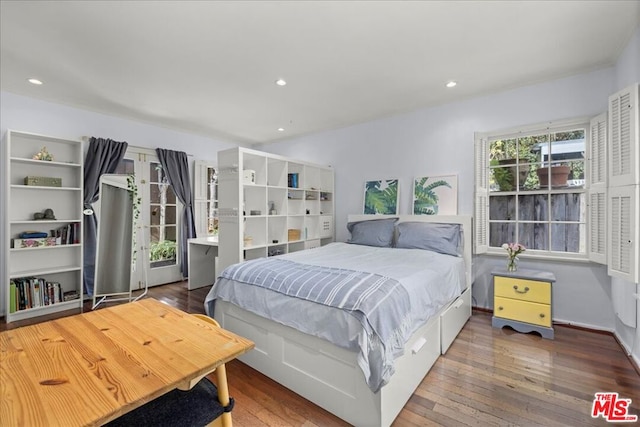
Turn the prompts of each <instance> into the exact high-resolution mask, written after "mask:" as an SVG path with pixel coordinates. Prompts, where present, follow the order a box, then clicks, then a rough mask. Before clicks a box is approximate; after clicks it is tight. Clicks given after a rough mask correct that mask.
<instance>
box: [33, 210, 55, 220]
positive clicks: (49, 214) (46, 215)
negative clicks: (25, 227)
mask: <svg viewBox="0 0 640 427" xmlns="http://www.w3.org/2000/svg"><path fill="white" fill-rule="evenodd" d="M33 219H35V220H55V219H56V216H55V214H54V213H53V209H45V210H44V211H42V212H36V213H34V214H33Z"/></svg>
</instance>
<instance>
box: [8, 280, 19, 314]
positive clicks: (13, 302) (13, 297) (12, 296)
mask: <svg viewBox="0 0 640 427" xmlns="http://www.w3.org/2000/svg"><path fill="white" fill-rule="evenodd" d="M17 292H18V289H17V288H16V282H14V281H13V280H12V281H11V282H10V284H9V313H15V312H16V310H17V308H18V304H17V303H18V294H17Z"/></svg>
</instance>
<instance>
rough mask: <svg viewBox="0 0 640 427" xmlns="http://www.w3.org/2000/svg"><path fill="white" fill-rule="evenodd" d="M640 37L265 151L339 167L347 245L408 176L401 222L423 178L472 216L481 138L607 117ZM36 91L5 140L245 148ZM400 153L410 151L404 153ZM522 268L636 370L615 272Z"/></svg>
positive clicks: (26, 97)
mask: <svg viewBox="0 0 640 427" xmlns="http://www.w3.org/2000/svg"><path fill="white" fill-rule="evenodd" d="M3 3H4V2H3ZM639 38H640V35H639V32H638V29H637V22H636V30H635V32H634V33H633V36H632V37H631V38H630V39H629V40H628V41H627V43H626V45H625V46H624V48H623V49H622V48H621V50H620V55H619V56H618V57H617V58H616V59H615V61H614V62H613V63H611V64H607V65H606V66H603V67H601V68H597V69H592V70H589V71H584V72H581V73H577V74H574V75H570V76H564V77H557V78H555V79H550V80H548V81H543V82H532V83H531V84H529V85H523V86H521V87H512V88H505V89H504V90H498V91H494V92H493V93H491V94H482V95H479V96H477V97H474V98H470V99H465V100H458V101H456V102H450V103H446V104H444V105H439V106H433V107H428V108H421V109H417V110H416V111H414V112H410V113H404V114H398V115H394V116H393V117H388V118H382V119H378V120H373V121H368V122H366V123H361V124H357V125H353V126H349V127H345V128H342V129H337V130H331V131H324V132H319V133H315V134H312V135H307V136H303V137H298V138H292V139H291V140H287V141H282V142H275V143H270V144H264V145H262V146H258V147H257V148H258V149H261V150H264V151H269V152H274V153H278V154H283V155H286V156H290V157H294V158H300V159H308V160H312V161H314V162H316V163H322V164H331V165H332V166H333V167H334V169H335V172H336V183H337V185H336V190H337V193H336V201H335V205H336V230H337V236H336V237H337V240H339V241H342V240H345V239H346V238H347V237H348V236H347V233H346V216H347V214H352V213H358V212H361V209H362V206H361V203H362V202H361V197H362V194H361V193H362V185H363V183H364V181H365V180H367V179H372V178H385V177H398V178H399V179H400V180H401V186H402V187H401V190H400V191H401V193H400V197H401V199H400V200H401V201H400V209H401V213H408V212H409V207H410V203H411V200H410V199H411V192H410V191H409V188H410V183H411V182H412V180H413V177H414V176H418V175H421V174H425V173H429V174H434V175H447V174H451V173H455V174H457V175H458V182H459V198H458V203H459V206H458V212H459V213H465V214H472V213H473V193H474V184H473V150H472V143H473V134H474V132H490V131H493V130H497V129H504V128H510V127H514V126H520V125H528V124H535V123H541V122H545V121H549V120H558V119H562V118H566V117H578V116H594V115H596V114H598V113H600V112H603V111H605V110H606V104H607V98H608V96H609V95H611V94H612V93H614V92H616V91H617V90H619V89H622V88H623V87H625V86H627V85H628V84H630V83H633V82H636V81H638V80H640V77H639V74H640V64H639V59H638V54H637V52H638V51H640V40H639ZM25 78H26V77H25ZM269 78H271V77H270V76H269ZM461 86H462V82H461ZM26 90H29V91H31V92H30V93H26V92H25V93H22V94H18V93H14V92H13V91H10V90H7V91H4V89H3V92H2V99H1V100H0V102H1V111H0V112H1V114H0V119H1V121H2V123H1V125H0V128H1V129H0V130H1V131H2V133H3V134H4V133H5V131H6V130H7V129H18V130H24V131H28V132H34V133H41V134H46V135H56V136H68V137H79V136H83V135H96V136H104V137H110V138H113V139H116V140H127V141H129V142H130V143H131V144H132V145H137V146H143V147H149V148H152V147H155V146H162V147H164V148H169V149H176V150H184V151H186V152H188V153H190V154H194V155H195V156H196V157H197V158H202V159H205V160H210V161H213V162H215V161H216V158H215V153H216V152H217V151H219V150H222V149H226V148H231V147H233V146H235V145H236V144H235V142H234V141H233V140H228V139H225V138H219V137H216V138H211V137H205V136H201V134H199V133H189V132H184V131H180V130H171V129H167V128H166V127H160V126H157V125H153V124H150V123H141V122H137V121H134V120H130V119H127V118H126V117H125V118H122V117H121V116H116V115H108V114H104V113H99V112H94V111H90V110H89V109H84V108H81V107H78V106H71V105H69V104H65V103H57V102H55V101H52V100H49V101H47V100H42V99H38V98H39V96H38V95H37V92H33V90H35V89H26ZM514 105H526V106H527V107H526V109H525V110H520V109H517V108H513V106H514ZM34 117H36V118H37V120H34ZM436 141H437V142H436ZM460 144H465V145H464V146H463V147H464V148H463V149H460ZM398 146H400V147H402V150H397V147H398ZM404 153H410V154H408V155H406V154H404ZM363 156H366V157H363ZM353 159H359V161H354V160H353ZM475 262H476V264H475V265H474V271H475V275H476V280H475V281H474V288H473V296H474V299H475V301H474V305H476V306H478V307H482V308H492V305H493V301H492V298H491V297H492V294H491V289H490V274H489V272H490V270H491V269H492V268H493V267H495V266H500V265H502V264H503V263H504V256H499V257H496V256H482V257H478V259H476V260H475ZM521 264H522V265H523V266H526V267H529V268H545V267H546V268H549V267H548V266H549V264H551V265H552V266H553V267H552V269H553V271H554V273H555V275H556V278H557V283H558V286H557V288H556V290H555V291H554V292H556V294H555V295H554V299H555V305H556V306H555V307H554V320H556V321H558V322H560V323H571V324H574V325H578V326H584V327H588V328H593V329H600V330H605V331H615V332H616V334H617V335H618V337H619V339H620V341H621V342H622V344H623V346H624V347H625V348H626V350H627V351H628V352H630V353H632V354H633V357H634V359H635V360H636V362H637V361H638V360H639V359H640V353H639V352H640V348H639V346H640V338H638V328H631V327H628V326H625V325H624V324H622V323H621V322H620V321H619V320H618V319H617V317H616V315H615V313H614V309H613V306H612V302H611V300H612V297H611V279H610V278H609V276H608V275H607V272H606V268H605V267H602V266H600V265H597V264H585V263H577V262H559V261H551V262H543V261H539V260H534V259H527V258H525V257H523V259H522V260H521ZM636 293H637V290H636ZM576 295H579V297H577V296H576ZM636 304H637V303H636ZM3 306H4V304H3Z"/></svg>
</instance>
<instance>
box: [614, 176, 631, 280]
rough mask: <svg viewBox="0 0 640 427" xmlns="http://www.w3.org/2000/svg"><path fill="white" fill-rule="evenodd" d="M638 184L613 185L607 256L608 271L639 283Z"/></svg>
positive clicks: (615, 275)
mask: <svg viewBox="0 0 640 427" xmlns="http://www.w3.org/2000/svg"><path fill="white" fill-rule="evenodd" d="M637 192H638V186H637V185H629V186H624V187H611V188H609V206H608V215H609V218H610V224H611V233H610V237H609V244H608V246H609V248H608V256H607V258H608V259H607V264H608V274H609V275H610V276H613V277H618V278H620V279H624V280H627V281H630V282H634V283H638V259H637V257H638V254H637V253H636V248H637V240H638V229H637V224H636V217H635V215H637V211H636V210H637V206H636V203H637V200H638V199H637V197H638V195H637Z"/></svg>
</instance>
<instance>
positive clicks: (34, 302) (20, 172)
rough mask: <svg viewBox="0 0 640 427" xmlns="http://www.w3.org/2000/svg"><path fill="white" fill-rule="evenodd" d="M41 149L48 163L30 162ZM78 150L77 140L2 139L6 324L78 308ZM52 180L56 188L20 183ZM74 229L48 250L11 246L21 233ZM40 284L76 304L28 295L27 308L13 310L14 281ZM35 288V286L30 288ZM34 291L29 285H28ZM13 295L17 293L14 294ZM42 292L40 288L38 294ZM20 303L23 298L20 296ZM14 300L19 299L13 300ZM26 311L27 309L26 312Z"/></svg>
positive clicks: (18, 135)
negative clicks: (40, 216) (72, 294)
mask: <svg viewBox="0 0 640 427" xmlns="http://www.w3.org/2000/svg"><path fill="white" fill-rule="evenodd" d="M43 147H46V148H47V150H48V152H49V153H50V154H51V155H52V156H53V160H51V161H45V160H33V159H32V158H33V156H34V155H35V154H36V153H38V152H39V151H40V150H41V149H42V148H43ZM83 156H84V151H83V146H82V142H81V141H74V140H67V139H60V138H53V137H49V136H43V135H36V134H31V133H26V132H17V131H12V130H9V131H7V133H6V134H5V137H4V140H3V156H2V158H3V169H4V170H3V173H2V177H1V178H2V181H1V188H2V216H1V217H2V226H1V230H2V233H1V238H2V245H3V246H2V260H1V261H0V262H1V264H0V267H1V277H2V300H3V304H2V307H3V308H4V313H5V315H6V319H7V322H13V321H16V320H22V319H27V318H31V317H35V316H41V315H45V314H49V313H54V312H58V311H63V310H69V309H75V308H80V307H81V303H82V243H81V242H82V241H83V236H82V223H83V215H82V207H83V180H84V175H83V168H82V163H83ZM27 176H30V177H33V176H35V177H53V178H60V179H61V186H60V187H48V186H38V185H25V178H26V177H27ZM45 209H52V210H53V213H54V215H55V219H45V220H36V219H34V214H35V213H38V212H40V213H42V212H43V211H44V210H45ZM67 227H68V228H74V229H75V230H74V238H73V240H70V241H69V243H67V244H64V242H61V241H60V242H58V243H60V244H56V245H54V246H39V247H26V248H22V247H14V239H17V238H19V235H20V234H21V233H23V232H26V231H36V232H44V233H47V234H48V236H51V233H52V231H55V230H59V229H63V228H67ZM25 278H36V279H41V281H39V284H40V285H41V286H42V284H44V288H45V289H46V287H47V283H51V284H52V286H51V287H52V288H53V287H54V286H55V285H54V284H56V283H57V284H59V288H60V289H61V291H60V294H62V293H63V292H66V291H77V294H78V296H79V297H78V299H75V300H71V301H64V298H59V301H58V302H53V303H49V301H48V299H47V300H46V301H45V298H43V297H42V296H41V297H40V298H39V299H37V298H34V295H31V297H32V298H31V302H30V304H29V303H27V304H26V305H27V307H26V308H23V309H20V305H21V304H20V302H19V301H18V302H17V303H16V305H15V309H13V304H12V302H11V300H12V291H11V283H12V282H14V283H16V281H19V279H25ZM34 285H35V283H34ZM34 287H35V286H34ZM15 292H16V293H17V294H18V295H19V290H18V289H16V291H15ZM40 292H41V293H43V292H44V289H42V288H41V289H40ZM25 298H26V296H25ZM18 299H19V296H18ZM53 301H55V299H54V300H53ZM29 306H30V307H29Z"/></svg>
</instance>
